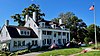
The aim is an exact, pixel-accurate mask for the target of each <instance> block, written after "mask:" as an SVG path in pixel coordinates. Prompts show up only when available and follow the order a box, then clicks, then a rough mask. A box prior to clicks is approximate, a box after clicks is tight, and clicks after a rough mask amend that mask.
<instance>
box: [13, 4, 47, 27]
mask: <svg viewBox="0 0 100 56" xmlns="http://www.w3.org/2000/svg"><path fill="white" fill-rule="evenodd" d="M33 12H36V18H37V19H43V16H45V14H44V13H41V9H40V8H39V5H36V4H32V5H30V6H29V7H28V8H24V10H22V13H21V14H15V15H12V16H11V18H12V19H14V22H18V26H24V24H25V16H26V15H29V16H30V17H31V18H32V15H33V14H32V13H33Z"/></svg>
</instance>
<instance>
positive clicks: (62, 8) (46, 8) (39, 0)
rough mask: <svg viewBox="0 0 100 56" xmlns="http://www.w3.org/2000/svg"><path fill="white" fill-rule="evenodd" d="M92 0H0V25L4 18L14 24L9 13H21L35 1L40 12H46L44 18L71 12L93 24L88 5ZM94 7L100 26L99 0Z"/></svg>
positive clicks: (2, 23)
mask: <svg viewBox="0 0 100 56" xmlns="http://www.w3.org/2000/svg"><path fill="white" fill-rule="evenodd" d="M93 1H94V0H33V1H32V0H0V22H1V23H0V27H2V26H3V25H4V23H5V21H6V20H10V24H11V25H16V24H17V23H15V22H13V19H11V18H10V16H11V15H14V14H16V13H21V11H22V10H23V9H24V8H25V7H28V6H29V5H30V4H32V3H35V4H38V5H40V8H41V10H42V12H44V13H45V14H46V16H45V17H44V18H45V19H46V20H51V19H53V18H56V17H58V15H59V14H60V13H62V12H64V13H65V12H69V11H71V12H73V13H74V14H75V15H76V16H78V17H79V18H80V19H83V21H84V22H85V23H86V24H87V25H90V24H93V23H94V19H93V11H89V7H90V6H91V5H92V4H93ZM95 9H96V24H97V25H98V26H100V21H99V18H100V16H99V15H100V14H99V13H100V0H95Z"/></svg>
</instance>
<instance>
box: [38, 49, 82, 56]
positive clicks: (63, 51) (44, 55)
mask: <svg viewBox="0 0 100 56" xmlns="http://www.w3.org/2000/svg"><path fill="white" fill-rule="evenodd" d="M81 51H82V49H81V48H69V49H68V48H66V49H59V50H52V51H48V52H44V53H42V54H39V55H38V56H58V55H63V56H67V55H70V54H74V53H78V52H81Z"/></svg>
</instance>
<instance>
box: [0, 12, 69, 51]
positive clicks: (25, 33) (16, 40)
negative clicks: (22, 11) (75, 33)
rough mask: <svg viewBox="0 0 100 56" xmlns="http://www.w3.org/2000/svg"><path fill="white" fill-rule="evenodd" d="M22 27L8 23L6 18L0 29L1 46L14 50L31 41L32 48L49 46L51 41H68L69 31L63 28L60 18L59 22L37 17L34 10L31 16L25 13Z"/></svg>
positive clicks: (58, 42) (58, 43)
mask: <svg viewBox="0 0 100 56" xmlns="http://www.w3.org/2000/svg"><path fill="white" fill-rule="evenodd" d="M25 21H26V23H25V25H24V26H23V27H19V26H12V25H9V21H8V20H7V21H6V23H5V24H4V26H3V27H2V29H1V34H0V42H1V46H2V48H7V49H8V50H9V51H16V50H21V49H25V48H27V44H28V43H31V44H32V45H33V46H32V48H36V47H38V46H40V47H42V46H50V45H51V44H53V43H56V44H57V45H64V44H65V43H66V42H68V41H70V31H69V29H66V28H65V25H64V24H63V23H62V20H61V19H60V20H59V23H56V22H52V21H47V20H44V19H41V20H39V19H37V18H36V12H33V17H30V16H28V15H26V18H25Z"/></svg>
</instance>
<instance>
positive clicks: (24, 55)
mask: <svg viewBox="0 0 100 56" xmlns="http://www.w3.org/2000/svg"><path fill="white" fill-rule="evenodd" d="M41 53H43V52H32V53H27V54H23V55H18V56H36V55H38V54H41Z"/></svg>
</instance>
